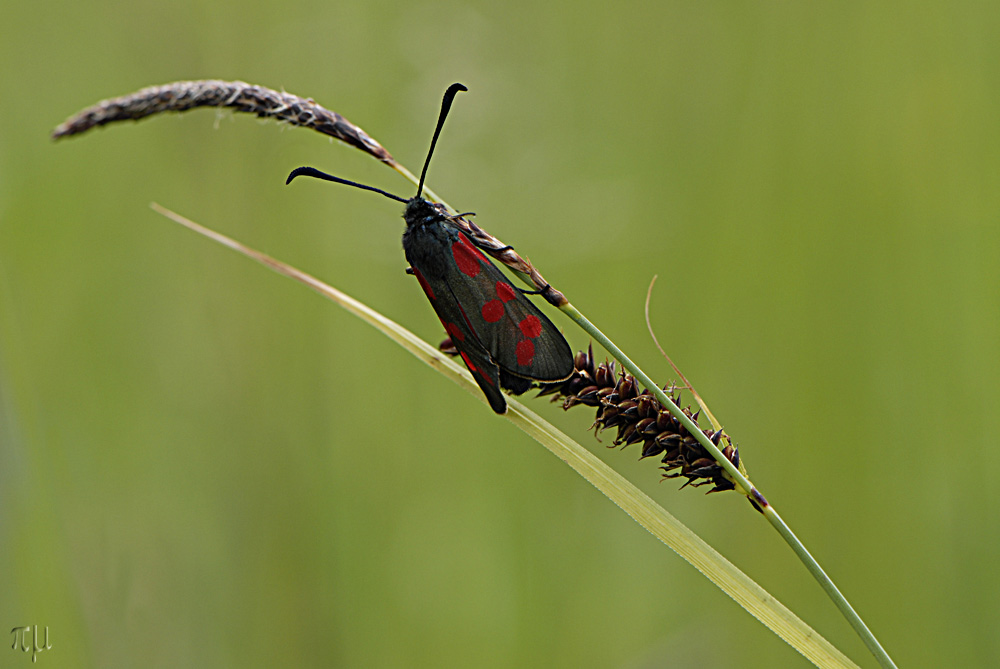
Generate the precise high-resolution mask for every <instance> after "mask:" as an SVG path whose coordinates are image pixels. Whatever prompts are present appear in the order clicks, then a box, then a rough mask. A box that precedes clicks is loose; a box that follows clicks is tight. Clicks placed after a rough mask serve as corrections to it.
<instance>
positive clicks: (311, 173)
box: [285, 167, 407, 204]
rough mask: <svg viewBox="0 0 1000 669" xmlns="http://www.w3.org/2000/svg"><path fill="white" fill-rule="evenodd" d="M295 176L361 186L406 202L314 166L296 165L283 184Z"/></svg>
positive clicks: (404, 202) (391, 198)
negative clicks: (321, 170)
mask: <svg viewBox="0 0 1000 669" xmlns="http://www.w3.org/2000/svg"><path fill="white" fill-rule="evenodd" d="M295 177H315V178H317V179H325V180H326V181H332V182H334V183H338V184H344V185H345V186H354V187H355V188H361V189H363V190H371V191H375V192H376V193H381V194H382V195H385V196H386V197H387V198H389V199H390V200H395V201H396V202H402V203H403V204H406V203H407V200H406V199H404V198H401V197H399V196H398V195H393V194H392V193H386V192H385V191H384V190H382V189H381V188H375V187H374V186H366V185H364V184H359V183H357V182H354V181H348V180H347V179H341V178H340V177H335V176H333V175H332V174H327V173H326V172H320V171H319V170H317V169H316V168H315V167H296V168H295V169H294V170H292V173H291V174H289V175H288V178H287V179H285V185H286V186H287V185H288V184H290V183H292V179H294V178H295Z"/></svg>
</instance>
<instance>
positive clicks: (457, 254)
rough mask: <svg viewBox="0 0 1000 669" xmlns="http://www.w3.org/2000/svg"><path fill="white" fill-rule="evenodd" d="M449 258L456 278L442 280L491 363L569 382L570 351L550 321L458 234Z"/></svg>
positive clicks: (520, 374)
mask: <svg viewBox="0 0 1000 669" xmlns="http://www.w3.org/2000/svg"><path fill="white" fill-rule="evenodd" d="M451 253H452V256H453V258H454V259H455V264H456V265H457V267H458V270H459V272H461V274H459V275H454V273H449V275H448V276H446V277H445V281H446V282H447V283H448V285H449V287H450V288H451V289H452V292H453V293H454V294H455V295H456V297H457V301H458V303H459V304H460V305H464V306H465V307H466V308H465V310H464V315H465V316H466V322H467V323H468V326H469V328H470V329H471V330H472V331H473V332H474V333H475V335H476V339H478V341H479V342H480V343H481V345H482V347H483V348H484V349H485V350H486V351H487V352H488V353H489V356H490V358H491V359H492V360H493V362H494V363H496V365H497V366H499V367H500V369H502V370H505V371H506V372H508V373H510V374H512V375H514V376H516V377H522V378H526V379H533V380H535V381H542V382H553V381H562V380H564V379H566V378H568V377H569V375H570V374H572V373H573V351H572V350H571V349H570V347H569V343H568V342H567V341H566V338H565V337H563V335H562V333H561V332H559V330H558V329H557V328H556V326H555V325H553V324H552V321H550V320H549V319H548V318H547V317H546V316H545V314H543V313H542V312H541V311H539V309H538V307H536V306H535V305H534V304H533V303H532V302H531V300H529V299H528V298H527V297H526V296H525V295H524V293H522V292H521V291H520V290H519V289H518V288H517V287H515V286H514V285H513V284H512V283H511V282H510V280H509V279H508V278H507V277H506V276H505V275H504V273H503V272H501V271H500V270H499V269H498V268H497V267H496V266H495V265H494V264H493V263H492V262H490V261H489V260H488V259H487V258H486V256H484V255H483V253H482V252H481V251H480V250H479V249H477V248H476V247H475V246H474V245H473V244H472V243H471V242H470V241H469V239H468V238H467V237H466V236H465V234H464V233H461V232H459V233H458V238H457V240H456V241H454V242H453V243H452V245H451ZM504 385H505V387H506V385H507V384H504ZM524 389H525V390H526V388H524ZM520 392H524V390H520Z"/></svg>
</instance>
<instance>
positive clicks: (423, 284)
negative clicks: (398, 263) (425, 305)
mask: <svg viewBox="0 0 1000 669" xmlns="http://www.w3.org/2000/svg"><path fill="white" fill-rule="evenodd" d="M413 275H414V276H416V277H417V283H419V284H420V287H421V288H423V289H424V293H426V295H427V299H429V300H434V291H433V290H431V287H430V285H429V284H428V283H427V279H425V278H424V275H423V274H421V273H420V270H419V269H417V268H416V267H414V268H413Z"/></svg>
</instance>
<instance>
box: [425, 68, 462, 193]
mask: <svg viewBox="0 0 1000 669" xmlns="http://www.w3.org/2000/svg"><path fill="white" fill-rule="evenodd" d="M467 90H469V89H468V88H466V87H465V86H463V85H462V84H452V85H451V86H449V87H448V90H446V91H445V92H444V100H442V101H441V115H440V116H438V124H437V127H436V128H434V137H433V138H432V139H431V148H430V150H429V151H428V152H427V159H426V160H424V169H423V170H421V172H420V183H419V184H417V197H420V194H421V193H422V192H423V190H424V177H425V176H427V166H428V165H430V164H431V156H432V155H434V145H435V144H437V141H438V135H440V134H441V126H443V125H444V120H445V118H447V117H448V111H449V110H450V109H451V103H452V101H453V100H454V99H455V96H456V95H458V93H459V91H467Z"/></svg>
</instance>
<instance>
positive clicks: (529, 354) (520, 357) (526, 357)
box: [517, 339, 535, 367]
mask: <svg viewBox="0 0 1000 669" xmlns="http://www.w3.org/2000/svg"><path fill="white" fill-rule="evenodd" d="M534 359H535V343H534V342H533V341H531V340H530V339H522V340H521V341H519V342H517V364H519V365H521V366H522V367H528V366H530V365H531V361H532V360H534Z"/></svg>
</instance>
